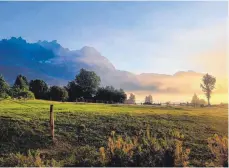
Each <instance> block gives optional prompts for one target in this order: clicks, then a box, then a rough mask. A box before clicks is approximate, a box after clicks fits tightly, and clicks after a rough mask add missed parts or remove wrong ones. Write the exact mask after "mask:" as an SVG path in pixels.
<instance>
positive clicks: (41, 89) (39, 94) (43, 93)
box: [29, 79, 48, 99]
mask: <svg viewBox="0 0 229 168" xmlns="http://www.w3.org/2000/svg"><path fill="white" fill-rule="evenodd" d="M29 90H30V91H32V92H33V93H34V95H35V98H36V99H47V93H48V85H47V84H46V83H45V81H43V80H40V79H35V80H31V81H30V83H29Z"/></svg>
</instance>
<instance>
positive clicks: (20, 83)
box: [14, 75, 29, 90]
mask: <svg viewBox="0 0 229 168" xmlns="http://www.w3.org/2000/svg"><path fill="white" fill-rule="evenodd" d="M14 87H17V88H19V89H24V90H28V89H29V85H28V80H27V78H26V77H25V76H23V75H18V76H17V78H16V80H15V82H14Z"/></svg>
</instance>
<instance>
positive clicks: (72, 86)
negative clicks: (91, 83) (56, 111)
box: [65, 81, 84, 102]
mask: <svg viewBox="0 0 229 168" xmlns="http://www.w3.org/2000/svg"><path fill="white" fill-rule="evenodd" d="M65 88H66V90H67V91H68V96H69V101H72V102H73V101H76V100H77V99H79V98H81V97H83V95H84V94H83V90H82V88H81V87H80V86H79V85H78V84H77V83H76V82H75V81H71V82H68V85H67V86H66V87H65Z"/></svg>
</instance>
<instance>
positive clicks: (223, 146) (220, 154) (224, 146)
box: [207, 134, 228, 167]
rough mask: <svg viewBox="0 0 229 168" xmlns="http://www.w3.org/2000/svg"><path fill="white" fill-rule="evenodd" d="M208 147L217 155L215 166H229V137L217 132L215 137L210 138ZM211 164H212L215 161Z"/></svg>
mask: <svg viewBox="0 0 229 168" xmlns="http://www.w3.org/2000/svg"><path fill="white" fill-rule="evenodd" d="M208 147H209V149H210V150H211V152H212V154H213V156H214V157H215V160H214V161H215V164H216V165H215V166H217V167H218V166H223V167H228V138H227V137H220V136H218V135H217V134H215V135H214V136H213V137H210V138H208ZM210 164H211V165H212V164H213V163H210ZM207 166H209V163H207ZM213 166H214V165H213Z"/></svg>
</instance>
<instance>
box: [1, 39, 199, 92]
mask: <svg viewBox="0 0 229 168" xmlns="http://www.w3.org/2000/svg"><path fill="white" fill-rule="evenodd" d="M81 68H85V69H88V70H93V71H95V72H96V73H97V74H98V75H99V76H100V77H101V80H102V85H103V86H105V85H112V86H114V87H115V88H123V89H124V90H127V91H134V90H149V91H150V92H165V91H171V92H173V91H174V92H175V91H177V90H178V89H177V88H175V86H174V87H173V86H169V85H164V84H163V81H166V82H167V81H170V82H171V81H175V80H177V79H176V78H177V77H179V76H189V75H190V76H195V77H197V78H198V80H199V77H200V76H202V74H201V73H197V72H194V71H187V72H186V71H178V72H177V73H175V74H173V75H167V74H157V73H142V74H139V75H136V74H134V73H131V72H129V71H123V70H118V69H116V68H115V66H114V65H113V64H112V63H111V62H110V61H109V60H108V59H107V58H106V57H104V56H102V54H101V53H100V52H99V51H97V50H96V49H95V48H94V47H91V46H84V47H82V48H81V49H79V50H69V49H68V48H64V47H63V46H62V45H60V44H59V43H58V42H57V41H56V40H52V41H46V40H44V41H41V40H39V41H38V42H35V43H28V42H27V41H26V40H24V39H23V38H22V37H18V38H16V37H12V38H10V39H3V40H1V41H0V70H1V72H0V73H2V74H3V75H4V76H6V79H7V80H8V81H10V83H12V81H13V80H14V79H15V78H16V75H18V74H19V73H22V74H23V73H24V75H26V76H27V77H28V79H33V78H36V76H37V77H39V78H42V79H43V80H46V81H47V83H48V84H50V85H52V84H55V85H56V84H57V83H58V84H59V85H66V84H67V81H70V80H73V79H74V78H75V75H76V74H77V73H78V72H79V70H80V69H81ZM8 71H11V73H10V75H9V72H8ZM7 75H8V77H7ZM57 81H59V82H57ZM172 83H173V82H172Z"/></svg>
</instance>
